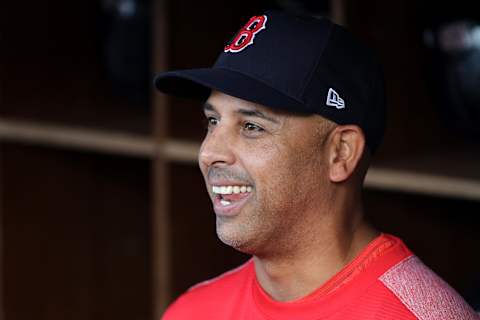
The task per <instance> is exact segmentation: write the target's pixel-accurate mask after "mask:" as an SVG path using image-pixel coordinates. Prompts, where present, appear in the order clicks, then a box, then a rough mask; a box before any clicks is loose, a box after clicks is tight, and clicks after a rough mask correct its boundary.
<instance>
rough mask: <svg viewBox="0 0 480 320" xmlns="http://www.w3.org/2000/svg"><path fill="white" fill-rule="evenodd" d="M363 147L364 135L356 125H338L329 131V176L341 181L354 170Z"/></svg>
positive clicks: (332, 179)
mask: <svg viewBox="0 0 480 320" xmlns="http://www.w3.org/2000/svg"><path fill="white" fill-rule="evenodd" d="M364 149H365V136H364V134H363V131H362V129H360V128H359V127H358V126H356V125H344V126H342V125H340V126H337V127H336V128H335V129H334V130H333V131H332V132H331V133H330V139H329V145H328V154H329V158H328V164H329V178H330V181H332V182H343V181H345V180H347V179H348V178H349V177H350V176H352V174H353V173H354V172H355V169H356V168H357V167H358V165H359V162H360V159H361V158H362V154H363V151H364Z"/></svg>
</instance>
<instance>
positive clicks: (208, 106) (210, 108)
mask: <svg viewBox="0 0 480 320" xmlns="http://www.w3.org/2000/svg"><path fill="white" fill-rule="evenodd" d="M203 111H204V112H206V111H211V112H217V110H216V109H215V107H214V106H213V105H211V104H210V103H208V102H205V103H204V104H203ZM235 112H236V113H239V114H241V115H244V116H247V117H257V118H262V119H265V120H267V121H270V122H273V123H277V124H278V123H279V121H278V120H277V119H274V118H272V117H270V116H268V115H266V114H265V113H263V112H261V111H259V110H252V109H241V108H240V109H237V110H235Z"/></svg>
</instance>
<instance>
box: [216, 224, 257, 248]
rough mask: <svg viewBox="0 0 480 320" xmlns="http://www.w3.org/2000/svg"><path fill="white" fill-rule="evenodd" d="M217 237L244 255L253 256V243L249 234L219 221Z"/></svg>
mask: <svg viewBox="0 0 480 320" xmlns="http://www.w3.org/2000/svg"><path fill="white" fill-rule="evenodd" d="M217 236H218V238H219V239H220V241H222V242H223V243H224V244H226V245H227V246H230V247H232V248H234V249H235V250H238V251H240V252H243V253H247V254H253V251H254V249H253V248H252V247H253V243H252V242H253V241H252V240H251V239H249V236H248V233H246V232H244V231H242V230H239V229H238V228H235V227H234V226H232V225H231V224H228V223H223V222H220V221H218V219H217Z"/></svg>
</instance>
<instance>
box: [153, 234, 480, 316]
mask: <svg viewBox="0 0 480 320" xmlns="http://www.w3.org/2000/svg"><path fill="white" fill-rule="evenodd" d="M162 319H163V320H194V319H195V320H257V319H258V320H277V319H278V320H287V319H288V320H317V319H318V320H320V319H322V320H323V319H328V320H353V319H357V320H359V319H361V320H373V319H375V320H380V319H382V320H389V319H392V320H393V319H395V320H410V319H422V320H425V319H428V320H434V319H435V320H446V319H451V320H478V319H480V317H479V316H478V315H477V314H476V313H475V312H474V311H473V309H472V308H471V307H470V306H468V305H467V303H466V302H465V301H464V300H463V299H462V298H461V297H460V296H459V295H458V294H457V293H456V292H455V291H454V290H453V289H452V288H451V287H449V286H448V284H446V283H445V282H444V281H443V280H441V279H440V278H439V277H438V276H437V275H436V274H434V273H433V271H431V270H430V269H428V267H426V266H425V265H424V264H423V263H422V262H421V261H420V260H419V259H418V258H417V257H416V256H414V255H413V254H412V253H411V252H410V250H408V248H407V247H406V246H405V245H404V243H403V242H402V241H401V240H400V239H398V238H396V237H394V236H392V235H388V234H382V235H380V236H379V237H377V238H376V239H375V240H373V241H372V242H371V243H370V244H369V245H368V246H367V247H366V248H364V249H363V250H362V252H361V253H360V254H359V255H358V256H357V257H356V258H355V259H354V260H353V261H352V262H350V263H349V264H348V265H346V266H345V267H344V268H343V269H342V270H341V271H339V272H338V273H337V274H336V275H335V276H333V277H332V278H331V279H330V280H329V281H327V282H326V283H325V284H324V285H322V286H321V287H320V288H318V289H317V290H315V291H314V292H313V293H311V294H309V295H308V296H306V297H304V298H301V299H298V300H295V301H291V302H278V301H275V300H273V299H272V298H271V297H270V296H269V295H268V294H267V293H266V292H265V291H264V290H263V289H262V288H261V286H260V284H259V283H258V281H257V279H256V277H255V268H254V262H253V260H249V261H248V262H247V263H245V264H244V265H242V266H240V267H238V268H236V269H234V270H231V271H229V272H227V273H224V274H223V275H221V276H219V277H217V278H215V279H212V280H209V281H205V282H202V283H200V284H198V285H196V286H194V287H192V288H190V289H189V290H188V291H187V292H186V293H185V294H183V295H182V296H180V298H178V299H177V300H176V301H175V302H174V303H173V304H172V305H171V306H170V307H169V308H168V310H167V311H166V313H165V314H164V315H163V318H162Z"/></svg>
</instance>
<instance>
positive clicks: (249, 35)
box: [224, 15, 267, 53]
mask: <svg viewBox="0 0 480 320" xmlns="http://www.w3.org/2000/svg"><path fill="white" fill-rule="evenodd" d="M266 24H267V16H265V15H264V16H255V17H252V18H251V19H250V20H249V21H248V22H247V24H246V25H245V26H244V27H243V28H242V29H240V31H239V32H238V33H237V35H236V36H235V38H233V40H232V41H231V42H230V43H229V44H228V45H226V46H225V49H224V51H225V52H234V53H235V52H240V51H242V50H243V49H245V48H246V47H248V46H249V45H251V44H252V43H253V39H255V35H256V34H257V33H259V32H260V31H262V30H263V29H265V28H266V26H265V25H266Z"/></svg>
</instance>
